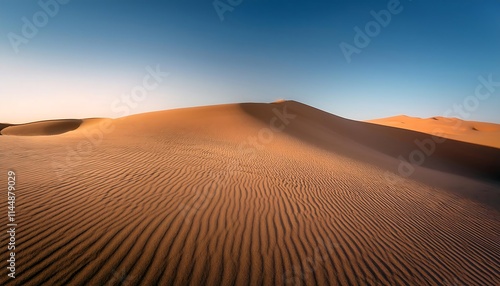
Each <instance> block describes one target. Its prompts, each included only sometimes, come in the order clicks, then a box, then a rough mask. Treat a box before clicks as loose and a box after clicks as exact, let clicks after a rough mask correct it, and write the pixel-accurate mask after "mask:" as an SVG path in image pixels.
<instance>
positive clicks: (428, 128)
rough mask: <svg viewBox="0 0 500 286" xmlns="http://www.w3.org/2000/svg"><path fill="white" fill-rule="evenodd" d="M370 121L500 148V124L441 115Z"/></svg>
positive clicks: (402, 116) (397, 117)
mask: <svg viewBox="0 0 500 286" xmlns="http://www.w3.org/2000/svg"><path fill="white" fill-rule="evenodd" d="M368 122H372V123H376V124H381V125H386V126H392V127H397V128H403V129H408V130H413V131H419V132H424V133H428V134H434V133H439V134H440V136H442V137H444V138H448V139H455V140H459V141H463V142H469V143H474V144H478V145H484V146H490V147H495V148H500V124H494V123H486V122H478V121H465V120H461V119H458V118H447V117H441V116H436V117H431V118H426V119H421V118H415V117H409V116H404V115H400V116H393V117H388V118H381V119H375V120H369V121H368Z"/></svg>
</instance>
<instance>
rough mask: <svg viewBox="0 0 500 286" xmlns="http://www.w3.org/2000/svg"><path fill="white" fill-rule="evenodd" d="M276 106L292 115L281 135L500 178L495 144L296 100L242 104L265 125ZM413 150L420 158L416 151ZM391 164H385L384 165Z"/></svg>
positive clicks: (359, 156) (337, 148) (341, 149)
mask: <svg viewBox="0 0 500 286" xmlns="http://www.w3.org/2000/svg"><path fill="white" fill-rule="evenodd" d="M279 106H284V108H286V109H287V113H289V114H290V116H292V115H294V116H296V118H295V119H290V121H294V122H293V124H290V126H289V127H288V128H286V129H285V131H284V132H285V133H287V134H290V135H293V136H295V137H296V138H299V139H300V140H303V141H306V142H309V143H311V144H313V145H316V146H320V147H322V148H324V149H327V150H330V151H334V152H343V153H344V154H347V155H349V156H351V157H353V158H357V159H360V160H365V161H369V162H372V163H374V164H378V163H382V161H383V160H381V159H380V158H375V157H373V154H367V153H366V152H365V153H363V152H361V151H362V150H360V148H357V147H356V146H355V145H352V143H356V144H358V145H362V146H365V147H368V148H370V149H372V150H376V151H378V152H380V153H383V154H386V155H389V156H390V157H392V158H397V159H398V160H397V164H399V163H400V160H399V158H400V156H402V158H403V160H404V161H407V162H412V160H411V159H415V160H413V162H417V163H419V164H417V165H421V166H423V167H428V168H432V169H437V170H442V171H445V172H452V173H456V174H460V175H464V176H479V177H483V178H488V179H492V180H500V149H499V148H494V147H489V146H482V145H477V144H470V143H466V142H460V141H456V140H451V139H447V140H443V138H440V140H437V139H436V141H438V142H439V143H437V142H436V141H435V140H434V139H433V136H432V135H431V134H427V133H422V132H415V131H411V130H404V129H400V128H393V127H386V126H382V125H378V124H371V123H366V122H359V121H354V120H349V119H345V118H341V117H338V116H335V115H332V114H329V113H327V112H324V111H321V110H319V109H316V108H313V107H310V106H307V105H304V104H302V103H299V102H294V101H287V102H285V103H281V104H274V105H273V104H270V105H267V106H262V105H261V104H242V105H241V107H242V109H243V110H245V111H246V112H247V113H248V114H250V115H252V116H253V117H255V118H257V119H258V120H260V121H262V122H264V123H265V122H269V121H270V120H271V118H272V117H273V116H275V114H274V113H273V112H272V110H273V109H275V108H277V107H279ZM280 111H282V109H280ZM442 141H444V142H442ZM414 151H416V152H414ZM417 152H418V153H419V154H422V155H423V156H421V155H419V154H417V155H416V153H417ZM412 153H413V155H412ZM378 161H380V162H378ZM386 162H387V161H386ZM420 162H422V163H421V164H420ZM389 165H390V166H391V169H393V170H394V169H396V170H397V169H398V166H397V165H396V166H394V161H392V162H391V163H390V164H389ZM389 165H387V164H385V167H388V166H389Z"/></svg>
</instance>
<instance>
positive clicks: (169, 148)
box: [0, 102, 500, 285]
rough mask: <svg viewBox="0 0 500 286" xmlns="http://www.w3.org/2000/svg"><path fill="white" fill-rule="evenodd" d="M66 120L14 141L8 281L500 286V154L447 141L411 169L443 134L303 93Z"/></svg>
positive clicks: (9, 140)
mask: <svg viewBox="0 0 500 286" xmlns="http://www.w3.org/2000/svg"><path fill="white" fill-rule="evenodd" d="M285 108H286V109H285ZM283 114H288V116H284V115H283ZM52 123H54V122H52ZM52 123H50V122H49V123H47V122H45V125H43V128H44V129H43V130H47V128H48V130H52V131H51V132H52V134H54V133H60V132H62V131H67V130H73V129H74V130H73V131H69V132H67V133H64V134H60V135H52V136H15V135H35V133H36V134H38V135H40V133H42V134H43V132H45V131H42V130H41V129H40V128H38V127H37V128H35V127H36V126H35V127H34V126H25V127H26V128H22V127H18V128H15V126H14V127H5V128H4V130H2V133H3V134H10V135H3V136H0V152H1V153H0V154H1V158H0V159H1V164H2V165H1V169H2V174H3V173H5V172H6V170H7V169H13V170H15V171H16V173H17V178H18V198H17V209H16V212H17V213H18V223H19V227H18V232H17V242H18V248H17V249H16V251H17V258H18V269H17V272H18V273H17V278H16V279H15V280H11V279H10V278H8V277H7V270H6V269H5V267H3V268H2V269H3V270H2V273H1V277H0V285H285V284H287V285H288V284H290V285H499V284H500V273H499V271H498V269H499V268H500V241H499V237H500V212H499V210H500V183H499V181H498V179H497V178H498V177H500V176H498V175H499V173H500V149H498V148H492V147H488V146H480V145H475V144H469V143H463V142H459V141H454V140H446V141H445V142H442V143H439V144H436V147H435V150H434V151H433V152H432V154H430V155H429V156H427V157H426V158H425V162H423V163H422V164H421V165H422V166H419V167H414V170H413V171H412V172H411V174H408V173H405V174H404V176H396V175H395V174H397V173H398V172H399V171H398V168H400V167H401V161H400V160H399V159H398V156H403V157H405V158H408V156H409V154H410V153H411V152H412V151H414V150H416V149H417V147H416V145H415V144H414V141H415V140H421V141H424V140H426V139H429V138H430V136H429V135H428V134H424V133H418V132H413V131H408V130H401V129H396V128H391V127H386V126H380V125H375V124H370V123H363V122H355V121H350V120H346V119H342V118H339V117H336V116H333V115H330V114H327V113H324V112H322V111H320V110H317V109H314V108H311V107H308V106H305V105H302V104H300V103H296V102H283V103H276V104H241V105H238V104H235V105H221V106H212V107H202V108H190V109H181V110H171V111H164V112H155V113H148V114H140V115H134V116H129V117H125V118H120V119H115V120H106V119H92V120H83V121H81V122H78V126H76V125H75V122H74V121H64V122H56V123H57V124H56V125H57V128H56V127H54V126H52ZM47 124H48V125H47ZM68 124H69V125H68ZM270 126H274V127H275V128H271V127H270ZM282 127H283V130H278V129H279V128H282ZM75 128H76V129H75ZM54 130H57V132H56V131H54ZM13 135H14V136H13ZM89 138H90V139H89ZM403 170H404V168H403ZM5 180H6V176H4V175H2V177H1V178H0V182H2V184H3V185H6V183H5ZM1 241H2V242H5V241H7V236H6V234H5V232H3V234H2V236H1ZM1 247H4V246H3V245H2V246H1ZM2 255H3V256H2V257H3V258H5V259H4V261H5V260H6V258H7V256H6V254H5V253H4V254H2Z"/></svg>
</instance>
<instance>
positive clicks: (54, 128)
mask: <svg viewBox="0 0 500 286" xmlns="http://www.w3.org/2000/svg"><path fill="white" fill-rule="evenodd" d="M82 122H83V121H82V120H80V119H61V120H47V121H38V122H32V123H26V124H12V125H10V126H6V127H5V128H2V129H1V131H0V132H1V134H2V135H16V136H40V135H42V136H43V135H57V134H62V133H65V132H69V131H73V130H75V129H77V128H78V127H79V126H80V124H82Z"/></svg>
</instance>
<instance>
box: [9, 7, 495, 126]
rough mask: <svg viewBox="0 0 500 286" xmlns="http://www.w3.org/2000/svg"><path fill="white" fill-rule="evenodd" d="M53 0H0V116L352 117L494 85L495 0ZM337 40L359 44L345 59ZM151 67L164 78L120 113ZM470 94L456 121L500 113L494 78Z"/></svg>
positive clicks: (408, 109)
mask: <svg viewBox="0 0 500 286" xmlns="http://www.w3.org/2000/svg"><path fill="white" fill-rule="evenodd" d="M60 2H61V3H59V2H56V0H43V1H40V2H37V1H24V0H17V1H14V0H3V1H2V2H1V3H0V78H1V79H0V96H1V98H2V104H1V105H0V122H11V123H21V122H27V121H34V120H44V119H53V118H83V117H118V116H121V115H123V114H128V113H141V112H148V111H153V110H163V109H172V108H178V107H188V106H198V105H209V104H220V103H233V102H271V101H274V100H276V99H280V98H285V99H293V100H297V101H300V102H303V103H306V104H309V105H312V106H315V107H317V108H320V109H323V110H325V111H328V112H331V113H334V114H337V115H339V116H343V117H347V118H351V119H357V120H366V119H373V118H380V117H388V116H393V115H398V114H407V115H411V116H418V117H431V116H439V115H443V114H444V113H445V112H446V111H447V110H449V109H450V108H453V106H454V105H456V104H463V103H464V100H466V98H468V97H469V98H470V97H474V96H475V90H476V88H477V86H478V85H479V84H481V82H480V81H479V80H478V77H480V76H483V77H484V78H488V76H492V78H493V81H496V82H500V52H499V51H500V1H497V0H484V1H451V0H449V1H430V0H421V1H417V0H413V1H410V0H401V1H396V0H391V1H385V0H384V1H294V0H280V1H272V0H254V1H252V0H242V1H239V0H220V1H219V2H216V3H219V4H217V5H216V6H218V7H230V8H231V9H232V10H228V11H226V12H225V13H223V20H221V18H220V17H219V14H218V12H217V11H216V8H215V7H214V2H213V1H193V0H174V1H118V0H108V1H97V0H89V1H83V0H72V1H68V0H66V1H62V0H60ZM63 2H68V3H65V4H62V3H63ZM239 2H241V3H239ZM398 2H399V4H398ZM40 3H42V5H41V4H40ZM220 3H222V4H220ZM231 3H232V4H234V7H233V6H231ZM236 4H239V5H236ZM391 5H396V6H391ZM43 6H47V7H49V8H50V9H48V10H47V11H53V12H54V11H55V12H54V13H52V12H51V14H53V15H49V14H48V12H46V10H44V8H43ZM388 6H390V7H397V9H395V10H397V11H399V12H398V13H396V14H394V13H392V12H391V11H390V9H388ZM55 7H58V8H57V9H56V8H55ZM56 10H57V11H56ZM381 10H387V11H388V13H389V14H390V15H391V19H390V21H388V23H387V25H385V27H383V26H382V25H380V24H378V25H379V26H378V27H379V29H378V31H377V30H372V35H373V36H372V37H371V36H369V39H370V42H369V44H368V45H367V46H366V47H363V48H359V47H357V46H356V44H355V41H354V38H355V36H356V32H355V29H354V28H355V27H359V28H360V29H361V31H363V32H364V33H366V29H365V28H366V25H367V23H370V22H371V21H376V20H374V16H373V15H372V13H371V12H372V11H374V12H375V13H382V14H383V13H384V12H380V11H381ZM393 10H394V9H393ZM44 13H45V15H46V19H45V18H44V16H43V15H44ZM23 17H25V20H27V21H28V22H29V23H31V25H34V26H35V28H37V29H38V31H37V32H36V33H33V34H34V35H31V34H28V36H30V38H29V37H26V35H25V34H23V27H24V26H26V25H27V24H26V23H25V21H24V20H23ZM45 20H46V21H45ZM44 21H45V22H44ZM25 30H26V29H25ZM13 35H15V36H13ZM21 38H24V39H25V40H24V41H23V42H20V40H19V39H21ZM13 39H15V40H13ZM341 43H346V44H349V45H351V46H352V47H354V48H357V49H358V51H360V52H359V53H354V54H352V55H351V56H350V62H348V61H347V60H346V57H345V56H344V54H343V52H342V50H341V49H340V47H339V45H340V44H341ZM16 49H17V52H16ZM148 66H149V67H152V68H157V67H158V66H159V69H161V71H162V72H165V73H169V75H168V77H166V78H165V79H164V80H163V81H161V82H159V83H158V85H155V88H153V89H150V90H148V91H147V94H146V95H145V96H144V97H142V99H141V101H137V102H134V106H133V107H131V106H129V107H130V108H129V109H128V111H127V112H117V108H116V106H117V105H120V104H123V102H122V100H121V99H120V98H121V96H122V95H123V94H130V93H131V92H132V91H133V90H134V89H136V90H137V87H139V88H140V87H141V86H142V84H143V83H142V82H143V79H144V77H145V75H147V74H148V71H147V67H148ZM117 101H118V102H117ZM470 102H472V101H469V103H470ZM477 103H478V104H476V105H477V106H475V107H474V109H473V110H469V111H470V112H468V113H467V114H468V116H467V118H463V119H469V120H478V121H490V122H497V123H500V112H498V110H500V84H499V86H496V89H494V90H493V92H491V95H490V96H489V98H488V99H481V100H477ZM452 115H455V116H458V115H456V113H452Z"/></svg>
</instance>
